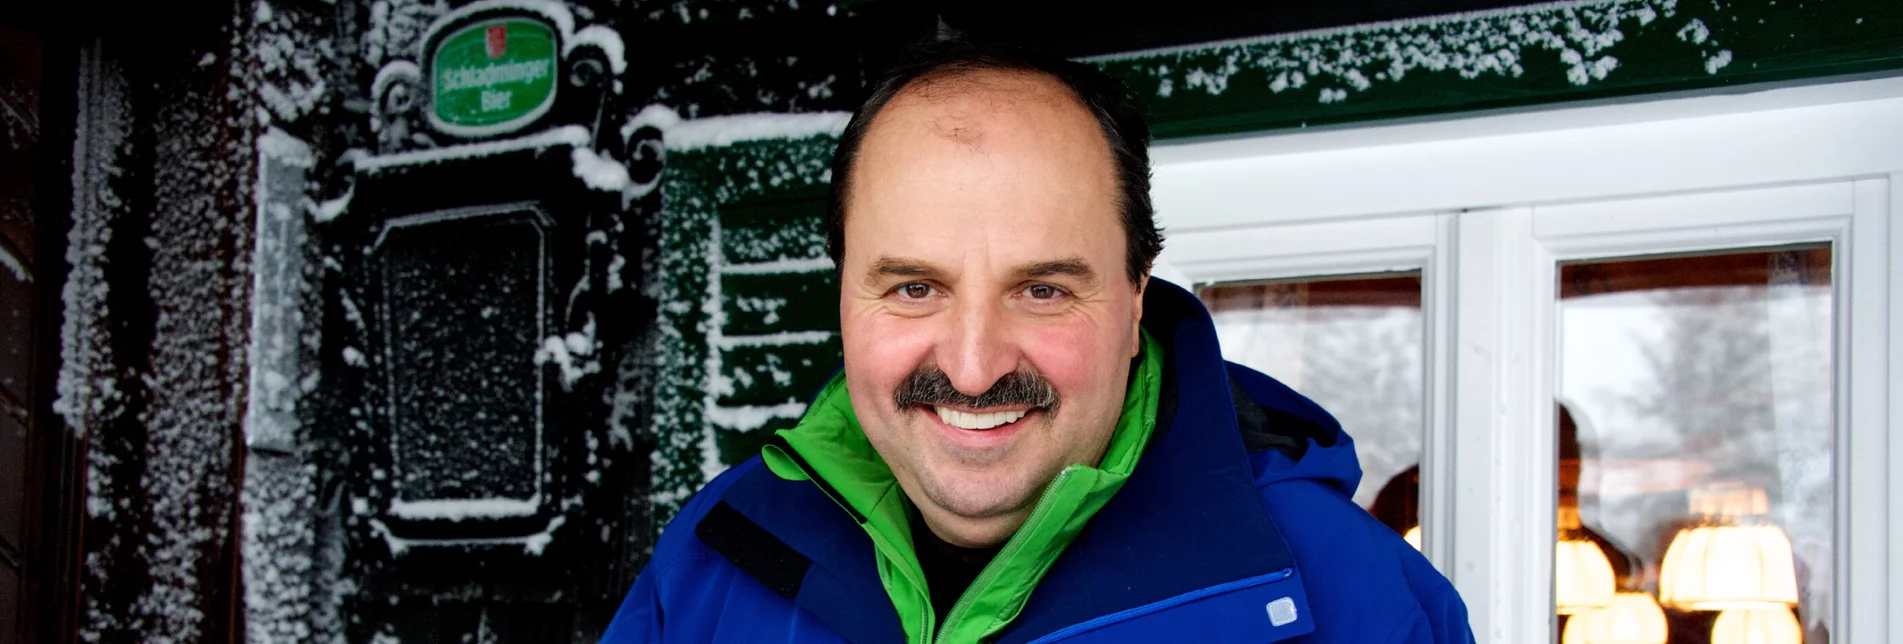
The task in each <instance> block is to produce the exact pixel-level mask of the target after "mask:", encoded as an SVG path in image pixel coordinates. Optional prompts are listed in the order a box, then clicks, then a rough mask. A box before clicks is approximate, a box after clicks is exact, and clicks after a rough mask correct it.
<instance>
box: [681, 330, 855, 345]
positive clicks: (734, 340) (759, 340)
mask: <svg viewBox="0 0 1903 644" xmlns="http://www.w3.org/2000/svg"><path fill="white" fill-rule="evenodd" d="M834 335H835V334H834V333H833V332H832V331H781V332H779V333H767V334H762V335H723V336H721V337H719V338H710V339H709V340H708V342H709V343H710V344H712V345H713V346H714V347H716V348H720V349H732V348H735V347H784V346H789V345H799V344H824V343H826V342H827V341H830V340H832V339H833V336H834Z"/></svg>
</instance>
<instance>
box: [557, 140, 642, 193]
mask: <svg viewBox="0 0 1903 644" xmlns="http://www.w3.org/2000/svg"><path fill="white" fill-rule="evenodd" d="M569 156H570V158H571V159H572V160H573V161H574V172H575V177H576V178H578V179H581V180H582V183H585V184H587V185H588V187H590V188H594V189H596V190H603V191H607V192H622V191H625V190H627V189H628V187H629V184H630V183H631V182H630V181H629V179H628V167H627V166H625V165H621V162H620V161H616V160H614V159H613V158H610V157H608V156H605V155H601V154H596V153H595V151H594V150H592V149H589V148H586V147H577V148H575V149H574V151H573V152H570V153H569Z"/></svg>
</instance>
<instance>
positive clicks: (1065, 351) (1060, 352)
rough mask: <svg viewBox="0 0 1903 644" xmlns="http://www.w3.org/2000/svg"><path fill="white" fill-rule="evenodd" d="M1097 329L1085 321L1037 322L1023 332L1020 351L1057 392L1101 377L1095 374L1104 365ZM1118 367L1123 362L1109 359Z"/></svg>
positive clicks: (1122, 366)
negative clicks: (1033, 326) (1051, 323)
mask: <svg viewBox="0 0 1903 644" xmlns="http://www.w3.org/2000/svg"><path fill="white" fill-rule="evenodd" d="M1101 331H1102V330H1101V329H1098V328H1097V327H1096V325H1093V324H1090V323H1088V322H1079V323H1075V324H1062V325H1041V326H1039V327H1038V328H1036V329H1034V330H1031V331H1030V332H1028V333H1026V334H1025V335H1024V336H1023V337H1024V339H1025V345H1024V353H1025V357H1026V358H1028V359H1029V361H1030V363H1031V366H1032V367H1033V368H1035V369H1037V371H1038V373H1040V374H1043V375H1044V377H1045V378H1046V379H1048V380H1050V381H1051V384H1052V385H1054V386H1056V387H1057V389H1058V392H1059V393H1060V394H1062V393H1066V390H1070V389H1074V388H1075V385H1077V384H1078V383H1087V382H1090V381H1093V380H1095V379H1097V378H1100V377H1102V374H1099V373H1097V371H1098V370H1099V367H1101V366H1103V364H1105V362H1106V359H1105V357H1104V356H1103V355H1101V354H1102V353H1103V351H1104V350H1105V347H1103V346H1102V343H1103V338H1102V337H1101V336H1102V334H1101ZM1110 362H1113V363H1114V364H1113V365H1112V366H1113V367H1115V368H1116V369H1118V370H1122V369H1124V368H1125V364H1124V363H1121V362H1117V361H1110Z"/></svg>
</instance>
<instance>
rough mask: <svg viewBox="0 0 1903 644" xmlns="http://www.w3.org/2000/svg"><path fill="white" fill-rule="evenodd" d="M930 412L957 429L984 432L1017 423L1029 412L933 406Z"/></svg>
mask: <svg viewBox="0 0 1903 644" xmlns="http://www.w3.org/2000/svg"><path fill="white" fill-rule="evenodd" d="M932 411H933V412H935V413H937V414H938V419H939V420H941V421H944V423H945V424H947V425H950V426H952V427H957V428H959V429H971V430H985V429H991V428H993V427H997V426H999V425H1009V424H1011V423H1015V422H1018V419H1020V418H1023V417H1024V415H1025V414H1027V413H1029V412H1030V411H1031V410H1029V409H1020V410H1004V411H993V412H969V411H959V410H956V409H952V408H950V407H945V406H939V405H934V406H933V407H932Z"/></svg>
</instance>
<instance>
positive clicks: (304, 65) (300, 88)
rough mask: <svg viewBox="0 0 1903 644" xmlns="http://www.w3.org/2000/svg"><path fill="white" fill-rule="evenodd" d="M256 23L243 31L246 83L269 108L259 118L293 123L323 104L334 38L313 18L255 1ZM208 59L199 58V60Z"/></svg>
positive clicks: (242, 58)
mask: <svg viewBox="0 0 1903 644" xmlns="http://www.w3.org/2000/svg"><path fill="white" fill-rule="evenodd" d="M256 17H257V20H256V23H255V26H254V27H253V28H252V29H250V30H249V31H248V32H246V34H245V40H246V45H247V46H246V47H245V55H244V56H242V57H239V58H238V60H241V61H243V62H244V63H246V64H245V65H244V69H245V75H246V76H247V78H246V79H245V80H246V82H245V86H247V87H249V88H250V89H251V90H252V91H253V92H254V94H255V96H256V97H257V98H258V99H259V102H261V103H263V106H264V107H266V108H268V110H269V111H268V113H263V114H260V115H259V121H260V122H262V123H264V124H265V125H269V124H271V123H272V122H274V121H277V122H294V121H297V120H298V119H299V118H301V117H303V116H305V115H307V114H311V113H313V112H315V111H316V110H317V109H318V107H317V106H318V105H320V104H321V103H323V101H324V96H325V94H326V92H327V91H328V89H329V85H328V84H327V82H326V81H325V72H326V70H325V67H326V66H327V65H328V64H329V63H328V62H327V59H328V57H329V54H330V53H331V52H330V47H331V46H330V41H329V40H328V39H327V38H324V37H321V36H318V35H316V34H322V33H325V32H324V31H323V30H321V29H316V28H313V27H314V25H312V24H310V22H311V18H310V16H308V15H307V14H305V13H303V12H299V11H282V12H280V11H273V10H272V8H271V6H270V5H269V4H267V3H265V2H262V1H259V2H258V3H257V16H256ZM202 62H204V61H203V59H201V63H202Z"/></svg>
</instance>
